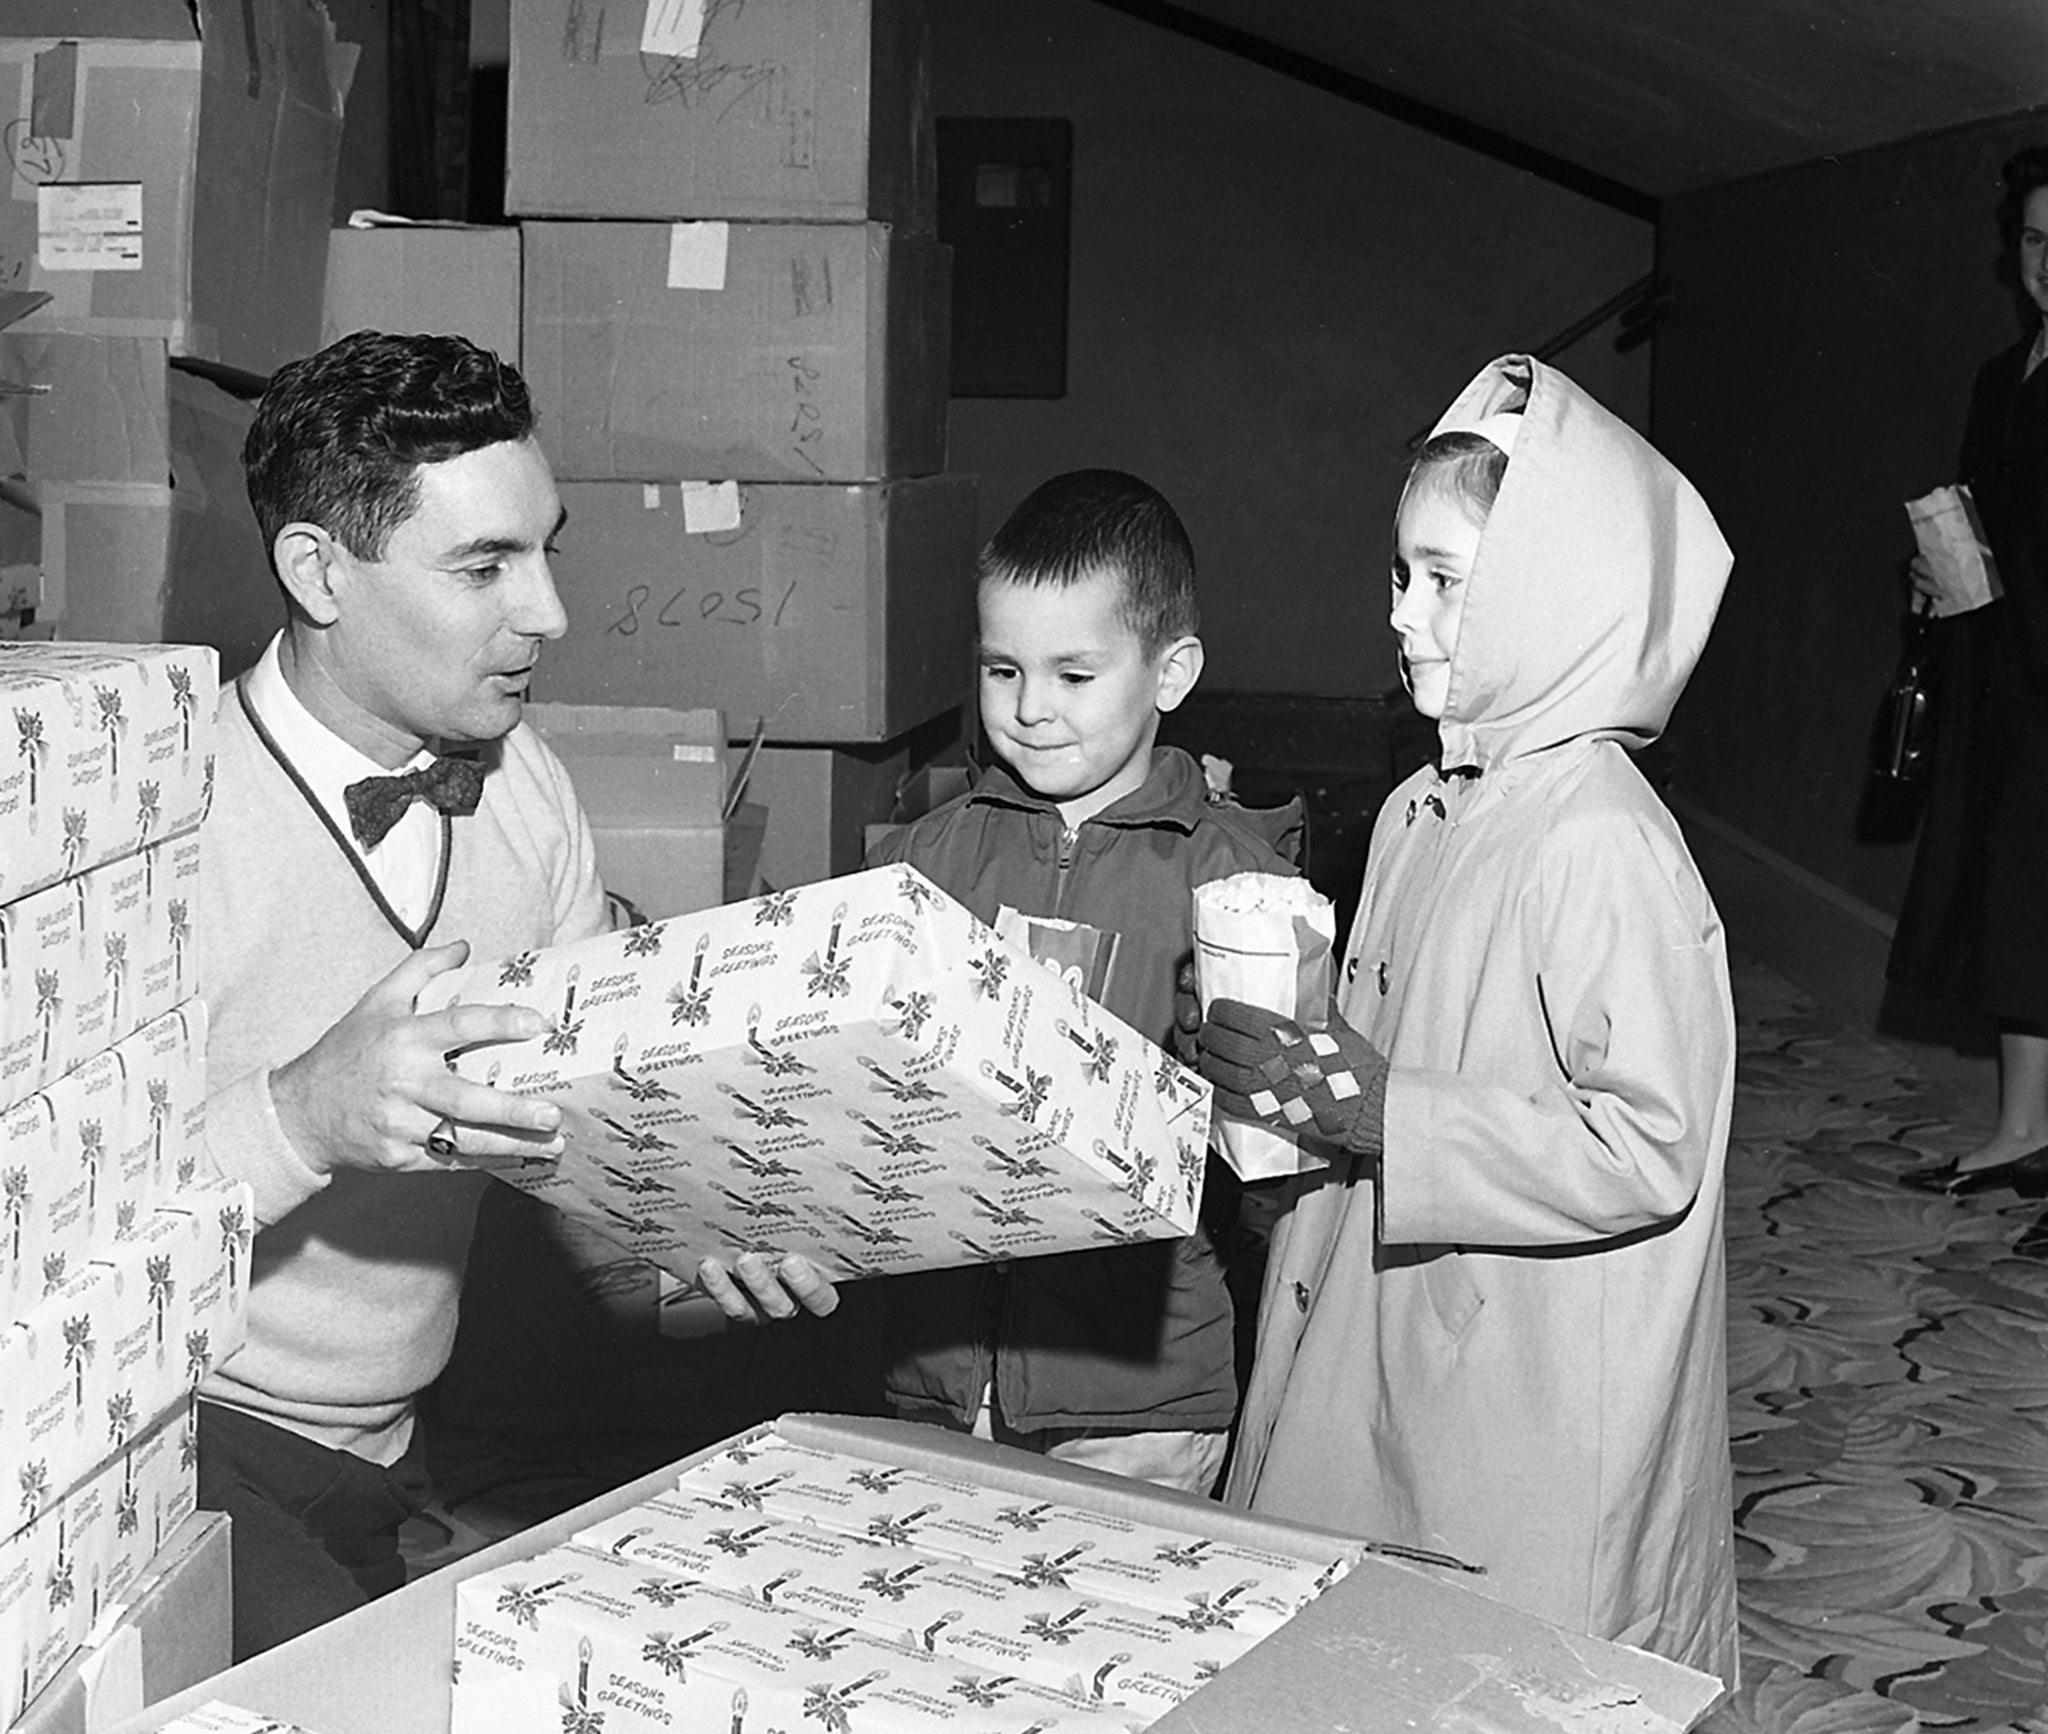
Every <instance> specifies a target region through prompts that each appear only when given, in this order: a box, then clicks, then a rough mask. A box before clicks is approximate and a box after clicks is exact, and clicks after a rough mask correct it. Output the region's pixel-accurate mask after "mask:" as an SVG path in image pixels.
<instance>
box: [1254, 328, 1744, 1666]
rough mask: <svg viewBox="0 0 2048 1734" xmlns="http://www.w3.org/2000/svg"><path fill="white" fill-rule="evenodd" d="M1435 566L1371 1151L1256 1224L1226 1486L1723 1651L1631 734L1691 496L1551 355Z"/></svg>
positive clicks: (1725, 1560)
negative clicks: (1494, 477)
mask: <svg viewBox="0 0 2048 1734" xmlns="http://www.w3.org/2000/svg"><path fill="white" fill-rule="evenodd" d="M1523 380H1526V381H1527V382H1528V385H1529V392H1528V402H1527V406H1526V409H1525V410H1524V412H1523V415H1522V421H1521V426H1520V428H1519V431H1518V432H1517V435H1516V437H1515V440H1514V446H1513V454H1512V457H1511V459H1510V461H1509V463H1508V466H1507V471H1506V474H1505V477H1504V480H1503V482H1502V486H1501V491H1500V495H1499V498H1498V500H1497V501H1496V503H1495V505H1494V509H1493V512H1492V514H1491V516H1490V518H1489V521H1488V523H1487V525H1486V528H1485V532H1484V535H1483V537H1482V539H1481V542H1480V545H1479V550H1478V553H1477V555H1476V557H1475V559H1474V563H1473V569H1472V572H1471V574H1470V576H1469V577H1468V579H1467V580H1466V584H1467V590H1466V597H1465V607H1464V616H1463V622H1462V625H1461V627H1460V631H1459V638H1458V642H1457V644H1456V645H1455V646H1454V647H1453V650H1452V656H1451V671H1450V680H1449V687H1448V694H1447V698H1446V702H1445V707H1444V712H1443V716H1442V719H1441V722H1440V725H1439V733H1440V737H1441V741H1442V748H1443V753H1442V760H1441V763H1440V765H1439V766H1435V767H1430V768H1428V769H1425V770H1423V771H1421V772H1419V773H1418V774H1417V775H1415V776H1414V777H1411V778H1410V779H1409V780H1408V781H1407V782H1405V783H1404V784H1402V786H1401V787H1400V788H1398V789H1397V790H1395V792H1394V794H1393V796H1392V797H1391V798H1390V799H1389V801H1388V803H1387V805H1386V806H1385V808H1384V809H1383V810H1382V811H1381V813H1380V816H1379V820H1378V823H1377V826H1376V828H1375V831H1374V835H1373V840H1372V851H1371V856H1370V860H1369V862H1368V865H1367V868H1366V875H1365V886H1364V891H1363V894H1362V898H1361V902H1360V906H1359V913H1358V919H1357V922H1356V924H1355V926H1354V928H1353V931H1352V935H1351V940H1350V944H1349V946H1348V948H1347V952H1346V960H1345V965H1344V982H1343V985H1342V987H1341V988H1340V1009H1341V1011H1342V1013H1343V1015H1344V1017H1345V1019H1346V1020H1347V1021H1348V1022H1349V1023H1350V1024H1351V1025H1352V1026H1353V1027H1354V1028H1356V1029H1357V1030H1359V1031H1360V1032H1362V1033H1363V1034H1364V1035H1366V1036H1367V1037H1369V1038H1370V1039H1371V1040H1372V1042H1373V1043H1374V1044H1375V1045H1376V1046H1377V1047H1378V1048H1379V1049H1380V1050H1381V1051H1382V1052H1384V1053H1385V1054H1386V1055H1387V1056H1388V1059H1389V1061H1390V1063H1391V1071H1390V1073H1389V1077H1388V1084H1387V1098H1386V1123H1385V1149H1384V1154H1383V1156H1382V1157H1381V1158H1380V1159H1379V1161H1378V1162H1377V1163H1376V1164H1375V1163H1374V1162H1372V1161H1371V1160H1358V1161H1354V1162H1350V1163H1348V1164H1347V1163H1346V1162H1345V1161H1344V1160H1343V1159H1341V1158H1340V1159H1339V1161H1338V1164H1337V1166H1335V1167H1333V1169H1332V1170H1331V1172H1330V1173H1329V1174H1328V1175H1327V1176H1315V1177H1309V1178H1307V1179H1305V1180H1303V1181H1301V1182H1297V1183H1296V1185H1297V1186H1298V1188H1299V1197H1298V1198H1297V1200H1296V1202H1295V1204H1294V1207H1293V1208H1292V1209H1291V1210H1290V1211H1289V1212H1288V1213H1287V1215H1286V1217H1285V1218H1284V1219H1283V1221H1282V1223H1281V1226H1280V1228H1279V1230H1278V1232H1277V1234H1276V1236H1275V1239H1274V1243H1273V1251H1272V1258H1271V1262H1270V1264H1269V1267H1268V1272H1267V1281H1266V1288H1265V1296H1264V1303H1263V1306H1262V1308H1261V1313H1260V1320H1259V1342H1258V1358H1257V1364H1256V1369H1255V1371H1254V1374H1253V1379H1252V1386H1251V1390H1250V1392H1249V1394H1248V1397H1247V1401H1246V1406H1245V1414H1244V1419H1243V1426H1242V1433H1241V1437H1240V1440H1239V1444H1238V1448H1237V1457H1236V1461H1235V1463H1234V1465H1233V1468H1232V1473H1231V1478H1230V1488H1229V1492H1230V1496H1231V1497H1232V1498H1233V1499H1235V1500H1237V1501H1239V1502H1241V1503H1247V1504H1250V1505H1251V1506H1253V1507H1254V1508H1255V1509H1257V1510H1260V1511H1263V1512H1270V1513H1274V1514H1278V1515H1282V1516H1287V1517H1294V1518H1300V1519H1304V1520H1307V1521H1310V1522H1315V1523H1320V1524H1325V1525H1329V1526H1333V1527H1337V1528H1340V1529H1344V1530H1348V1531H1351V1532H1353V1533H1356V1534H1361V1535H1368V1536H1374V1537H1378V1538H1382V1539H1386V1540H1392V1541H1398V1542H1404V1543H1408V1544H1411V1545H1415V1546H1420V1547H1426V1548H1432V1549H1439V1550H1443V1551H1447V1552H1449V1553H1452V1554H1454V1555H1456V1556H1458V1557H1459V1558H1461V1559H1463V1560H1466V1561H1469V1562H1471V1563H1473V1564H1477V1565H1483V1566H1485V1568H1486V1572H1487V1575H1486V1576H1485V1577H1483V1578H1475V1579H1473V1580H1471V1581H1472V1582H1473V1583H1474V1585H1475V1586H1476V1587H1478V1588H1481V1589H1483V1590H1486V1591H1487V1592H1489V1593H1492V1594H1495V1595H1498V1596H1499V1597H1501V1598H1502V1599H1503V1600H1506V1601H1510V1602H1513V1603H1515V1604H1516V1605H1518V1606H1520V1607H1523V1608H1525V1609H1528V1610H1529V1611H1531V1612H1533V1613H1536V1614H1540V1615H1542V1616H1543V1617H1545V1618H1547V1619H1550V1620H1553V1621H1555V1622H1557V1623H1558V1624H1560V1625H1563V1626H1566V1627H1569V1628H1572V1629H1574V1630H1578V1631H1585V1632H1590V1633H1592V1634H1594V1635H1596V1636H1600V1637H1608V1638H1615V1639H1619V1640H1621V1641H1623V1642H1625V1643H1630V1644H1636V1645H1640V1646H1642V1647H1644V1648H1646V1649H1651V1650H1655V1651H1658V1652H1661V1653H1662V1654H1664V1655H1667V1656H1671V1657H1673V1658H1675V1659H1677V1660H1679V1661H1683V1662H1687V1663H1690V1664H1692V1665H1694V1666H1696V1667H1700V1668H1704V1669H1707V1670H1709V1671H1711V1672H1714V1673H1716V1674H1719V1675H1720V1676H1721V1677H1722V1678H1723V1679H1724V1680H1726V1681H1728V1682H1729V1683H1731V1684H1732V1683H1733V1681H1734V1677H1735V1668H1736V1635H1735V1584H1734V1561H1733V1555H1732V1546H1733V1536H1732V1530H1731V1498H1730V1485H1729V1464H1728V1427H1727V1398H1726V1391H1727V1379H1726V1324H1725V1312H1726V1300H1725V1285H1724V1274H1723V1251H1722V1238H1721V1236H1722V1166H1723V1161H1724V1158H1725V1155H1726V1151H1727V1141H1728V1121H1729V1111H1730V1106H1731V1102H1732V1098H1733V1092H1734V1016H1733V1010H1732V1005H1731V1001H1730V996H1729V990H1728V981H1727V968H1726V962H1725V958H1724V954H1723V948H1722V937H1721V924H1720V921H1719V919H1718V918H1717V916H1716V915H1715V912H1714V907H1713V904H1712V902H1711V901H1710V899H1709V898H1708V896H1707V892H1706V889H1705V887H1704V886H1703V885H1702V884H1701V882H1700V879H1699V875H1698V873H1697V872H1696V871H1695V869H1694V867H1693V864H1692V860H1691V858H1690V856H1689V855H1688V853H1687V851H1686V847H1685V844H1684V841H1683V840H1682V838H1681V837H1680V835H1679V832H1678V828H1677V826H1676V825H1675V824H1674V823H1673V821H1672V819H1671V817H1670V815H1669V814H1668V813H1667V812H1666V811H1665V809H1664V807H1663V806H1662V805H1661V804H1660V803H1659V802H1658V800H1657V799H1656V797H1655V796H1654V795H1653V794H1652V793H1651V792H1650V789H1649V787H1648V785H1647V784H1646V783H1645V782H1644V781H1643V779H1642V777H1641V776H1640V775H1639V774H1638V772H1637V771H1636V768H1635V766H1634V764H1633V763H1632V762H1631V761H1630V759H1629V756H1628V753H1627V752H1626V751H1625V750H1624V749H1625V748H1627V747H1637V746H1641V745H1643V744H1645V743H1647V742H1649V741H1651V740H1654V739H1655V738H1656V736H1657V735H1658V733H1659V732H1660V731H1661V730H1662V729H1663V727H1664V724H1665V721H1666V719H1667V718H1668V717H1669V715H1670V713H1671V707H1672V705H1673V703H1674V702H1675V701H1676V699H1677V697H1678V694H1679V692H1680V690H1681V689H1682V688H1683V686H1684V684H1685V681H1686V678H1687V677H1688V676H1689V675H1690V673H1691V672H1692V668H1693V665H1694V663H1695V662H1696V660H1697V659H1698V657H1699V654H1700V650H1701V647H1702V646H1703V645H1704V643H1705V641H1706V636H1707V631H1708V628H1709V626H1710V625H1711V624H1712V621H1713V617H1714V612H1715V609H1716V607H1717V606H1718V604H1719V601H1720V596H1721V591H1722V587H1723V585H1724V584H1725V582H1726V580H1727V575H1728V570H1729V564H1730V556H1729V552H1728V548H1727V545H1726V544H1725V543H1724V542H1723V540H1722V538H1721V536H1720V533H1719V531H1718V530H1716V528H1715V526H1714V522H1713V519H1712V517H1711V516H1710V515H1709V514H1708V511H1707V508H1706V505H1705V503H1704V502H1703V501H1702V500H1701V499H1700V497H1699V495H1698V494H1697V493H1696V492H1695V491H1694V490H1693V488H1692V487H1691V485H1690V484H1689V483H1688V482H1687V481H1686V480H1685V478H1684V477H1683V476H1681V475H1679V474H1678V472H1677V471H1676V470H1674V469H1673V468H1672V467H1671V466H1670V465H1669V464H1668V463H1666V462H1665V461H1664V460H1663V459H1662V458H1661V457H1660V456H1659V455H1658V454H1657V453H1656V452H1655V451H1654V450H1652V449H1651V448H1650V447H1649V446H1648V445H1647V444H1645V443H1644V441H1643V440H1642V439H1641V438H1639V437H1638V436H1637V435H1636V434H1635V433H1633V432H1632V431H1631V430H1630V429H1629V428H1627V427H1626V426H1625V425H1623V424H1622V423H1621V422H1619V421H1618V420H1616V419H1615V418H1614V417H1613V416H1611V415H1609V414H1608V413H1607V412H1606V411H1605V410H1603V409H1601V408H1600V406H1599V405H1598V404H1596V403H1594V402H1593V401H1592V400H1591V399H1590V398H1588V397H1587V396H1586V395H1585V394H1584V393H1583V392H1581V391H1580V390H1579V389H1578V388H1577V387H1576V386H1575V385H1573V384H1572V382H1571V381H1570V380H1568V379H1566V378H1565V377H1564V376H1563V375H1562V374H1559V373H1557V372H1556V371H1555V370H1553V369H1551V368H1547V367H1544V366H1542V365H1541V364H1539V363H1535V362H1532V361H1530V360H1528V359H1527V358H1525V357H1519V356H1509V357H1505V358H1503V359H1502V360H1500V361H1497V362H1495V363H1493V364H1492V365H1491V366H1489V367H1488V368H1486V369H1485V370H1484V371H1483V372H1482V373H1481V374H1480V375H1479V376H1478V378H1476V379H1475V380H1474V381H1473V383H1472V384H1471V385H1470V386H1468V387H1467V388H1466V390H1465V392H1464V393H1463V395H1461V396H1460V397H1459V399H1458V400H1457V402H1456V403H1454V404H1453V405H1452V406H1451V409H1450V410H1449V411H1448V412H1447V413H1446V415H1445V416H1444V418H1443V420H1442V422H1440V423H1439V424H1438V427H1437V429H1436V431H1437V432H1439V433H1441V432H1446V431H1449V430H1452V429H1456V428H1471V427H1472V426H1473V425H1474V424H1475V423H1476V422H1478V421H1480V420H1482V419H1483V418H1485V417H1487V416H1488V415H1490V414H1494V413H1497V412H1499V411H1502V410H1505V409H1508V408H1511V407H1512V406H1513V404H1514V403H1515V402H1516V401H1517V400H1518V399H1519V398H1520V396H1521V387H1520V383H1519V382H1520V381H1523Z"/></svg>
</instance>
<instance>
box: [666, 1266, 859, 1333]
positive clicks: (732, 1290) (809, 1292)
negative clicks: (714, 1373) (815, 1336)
mask: <svg viewBox="0 0 2048 1734" xmlns="http://www.w3.org/2000/svg"><path fill="white" fill-rule="evenodd" d="M735 1276H737V1277H738V1278H739V1281H738V1282H735V1281H734V1280H733V1278H734V1277H735ZM697 1280H698V1281H699V1282H701V1283H702V1284H703V1285H704V1292H705V1293H706V1294H708V1295H709V1296H710V1297H711V1298H712V1299H713V1300H714V1301H716V1302H717V1303H718V1310H719V1311H720V1312H722V1313H724V1314H725V1316H726V1317H727V1318H729V1319H731V1320H732V1321H733V1322H734V1323H735V1324H743V1325H751V1324H758V1323H760V1321H761V1320H762V1319H764V1318H768V1319H787V1318H794V1317H795V1316H796V1312H797V1308H798V1307H799V1306H801V1307H802V1308H803V1310H804V1311H805V1312H807V1313H816V1314H817V1315H818V1316H819V1317H820V1318H823V1317H824V1316H825V1314H827V1313H829V1312H830V1311H831V1310H832V1309H833V1308H834V1307H836V1306H837V1305H838V1304H839V1291H838V1290H837V1289H836V1288H834V1287H833V1286H832V1284H831V1283H830V1282H829V1281H828V1280H827V1279H826V1277H825V1275H824V1273H823V1272H822V1271H820V1270H819V1269H818V1267H817V1266H816V1265H814V1264H813V1263H811V1261H810V1260H809V1259H807V1258H805V1257H803V1256H802V1255H801V1254H799V1253H794V1252H792V1253H789V1254H787V1255H785V1256H784V1257H782V1258H779V1259H772V1258H770V1257H768V1255H767V1254H765V1253H759V1252H743V1253H741V1254H740V1255H739V1257H738V1258H736V1259H735V1260H734V1261H733V1263H732V1268H731V1269H730V1270H728V1269H727V1268H726V1265H725V1262H724V1260H722V1259H716V1258H707V1259H705V1260H704V1261H703V1262H702V1263H701V1264H699V1265H698V1266H697Z"/></svg>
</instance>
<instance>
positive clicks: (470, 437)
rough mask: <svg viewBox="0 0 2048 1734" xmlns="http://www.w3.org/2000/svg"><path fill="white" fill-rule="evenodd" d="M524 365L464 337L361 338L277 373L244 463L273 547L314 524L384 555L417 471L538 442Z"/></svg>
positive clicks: (373, 555) (415, 502)
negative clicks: (287, 531) (288, 531)
mask: <svg viewBox="0 0 2048 1734" xmlns="http://www.w3.org/2000/svg"><path fill="white" fill-rule="evenodd" d="M535 419H536V418H535V413H534V408H533V400H532V398H531V397H530V396H529V395H528V394H527V389H526V382H525V381H524V380H523V379H521V378H520V376H519V371H518V369H516V368H514V367H512V366H511V365H510V364H509V363H507V362H504V361H501V360H499V358H498V357H497V356H496V355H494V354H492V353H491V351H489V350H488V349H480V348H478V347H477V345H475V344H474V343H471V342H470V341H469V340H468V339H467V338H462V337H439V336H429V335H409V334H408V335H402V336H394V335H390V334H387V333H385V332H381V331H358V332H354V333H352V334H351V335H349V336H347V337H343V338H340V339H338V340H337V341H335V342H333V343H330V344H329V345H328V346H327V347H326V348H325V349H323V350H321V351H320V352H319V353H318V354H316V355H309V356H306V357H303V358H302V359H300V360H297V361H290V362H287V363H286V364H285V365H284V366H283V367H280V368H279V369H278V370H277V373H276V374H275V375H274V376H273V378H272V379H271V382H270V385H269V388H268V389H267V390H266V391H265V392H264V394H263V397H262V401H261V402H260V403H259V404H258V405H257V407H256V419H255V421H254V422H253V423H252V424H251V425H250V428H249V435H248V438H247V439H245V440H244V441H243V442H242V465H243V469H244V471H245V473H246V475H247V477H248V488H249V504H250V506H251V507H252V508H253V509H254V511H255V514H256V527H257V529H258V530H260V531H261V532H262V534H263V540H264V544H265V546H270V545H273V544H275V542H276V540H277V533H278V531H280V530H281V529H283V528H284V526H285V525H287V524H293V523H308V524H318V525H319V526H320V527H321V528H322V529H323V530H325V531H326V532H327V533H328V534H329V535H330V536H332V537H333V538H334V539H335V540H336V541H337V542H339V543H340V544H341V545H342V546H343V547H344V548H346V549H347V550H348V551H349V552H350V553H351V554H353V555H355V557H356V558H357V559H359V560H380V559H382V558H383V556H384V547H385V544H386V542H387V541H388V540H389V539H390V536H391V532H392V531H393V530H395V529H397V528H398V526H399V525H400V524H402V523H404V522H405V521H406V519H408V518H409V517H411V516H412V514H413V513H414V512H415V511H416V510H417V509H418V507H419V498H420V486H419V476H418V470H419V466H420V465H422V464H435V463H443V462H446V461H447V460H448V459H450V458H459V457H461V456H462V455H463V454H464V453H465V452H473V451H481V450H482V449H483V448H484V447H486V446H494V445H502V444H504V443H506V442H508V441H518V440H523V439H527V438H529V437H531V435H532V433H533V430H534V425H535Z"/></svg>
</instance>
